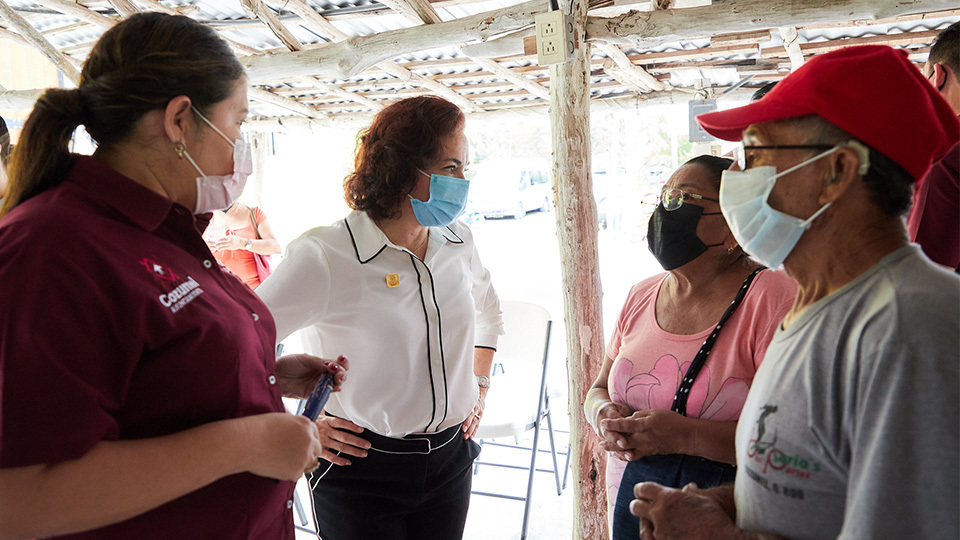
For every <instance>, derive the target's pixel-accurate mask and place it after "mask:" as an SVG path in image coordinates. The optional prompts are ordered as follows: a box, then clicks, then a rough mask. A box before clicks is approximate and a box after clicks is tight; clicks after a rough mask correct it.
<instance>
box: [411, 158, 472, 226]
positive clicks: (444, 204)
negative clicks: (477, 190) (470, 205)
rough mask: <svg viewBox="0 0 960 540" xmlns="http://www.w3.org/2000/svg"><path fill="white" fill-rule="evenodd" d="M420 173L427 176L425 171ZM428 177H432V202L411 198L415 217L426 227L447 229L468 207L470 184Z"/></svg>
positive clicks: (436, 175)
mask: <svg viewBox="0 0 960 540" xmlns="http://www.w3.org/2000/svg"><path fill="white" fill-rule="evenodd" d="M417 170H418V171H420V169H417ZM420 173H421V174H424V175H427V173H425V172H423V171H420ZM427 176H429V177H430V200H428V201H427V202H423V201H421V200H419V199H414V198H413V197H410V204H411V205H412V206H413V215H414V216H416V218H417V221H418V222H420V224H421V225H423V226H424V227H445V226H447V225H449V224H451V223H453V222H454V221H456V219H457V218H458V217H460V214H462V213H463V210H464V208H466V207H467V194H468V193H469V191H470V182H468V181H466V180H464V179H463V178H456V177H453V176H444V175H442V174H430V175H427Z"/></svg>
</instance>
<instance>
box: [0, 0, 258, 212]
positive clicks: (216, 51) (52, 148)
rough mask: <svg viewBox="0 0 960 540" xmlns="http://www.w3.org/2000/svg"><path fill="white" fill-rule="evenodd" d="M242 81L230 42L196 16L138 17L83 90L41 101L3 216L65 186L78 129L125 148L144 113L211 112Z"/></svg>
mask: <svg viewBox="0 0 960 540" xmlns="http://www.w3.org/2000/svg"><path fill="white" fill-rule="evenodd" d="M242 76H243V66H241V65H240V62H239V60H237V57H236V56H234V54H233V52H232V51H231V50H230V47H228V46H227V43H226V42H225V41H223V40H222V39H220V36H218V35H217V33H216V32H215V31H214V30H213V29H211V28H209V27H207V26H204V25H202V24H201V23H199V22H197V21H195V20H193V19H191V18H189V17H183V16H173V15H166V14H163V13H139V14H137V15H134V16H132V17H130V18H129V19H126V20H124V21H122V22H120V23H118V24H116V25H115V26H113V27H112V28H110V29H109V30H107V32H106V33H104V34H103V36H101V37H100V39H99V40H98V41H97V44H96V45H95V46H94V47H93V50H92V51H90V55H89V56H88V57H87V60H86V62H84V64H83V71H82V73H81V74H80V84H79V85H78V86H77V89H75V90H59V89H51V90H47V91H46V92H44V94H43V95H42V96H41V97H40V99H39V100H37V103H36V104H35V105H34V107H33V111H32V112H31V113H30V116H29V118H27V121H26V122H25V123H24V126H23V131H22V132H21V134H20V138H19V140H18V141H17V145H16V147H15V148H14V151H13V155H12V156H11V161H10V169H9V175H8V176H9V182H8V185H7V195H6V197H5V198H4V200H3V207H2V208H0V217H2V216H4V215H6V214H7V212H9V211H10V210H12V209H13V208H14V207H16V206H17V205H18V204H20V203H22V202H24V201H26V200H28V199H29V198H31V197H33V196H35V195H38V194H40V193H42V192H44V191H45V190H47V189H50V188H52V187H54V186H56V185H58V184H59V183H60V182H62V181H63V178H64V176H65V175H66V174H67V172H68V171H69V170H70V167H71V165H72V162H73V159H72V156H71V155H70V153H69V149H68V144H69V143H70V139H71V137H72V136H73V132H74V131H75V130H76V128H77V126H79V125H83V126H84V127H85V128H86V130H87V132H88V133H89V134H90V136H91V137H92V138H93V139H94V140H95V141H96V142H97V144H98V145H99V146H100V147H101V148H109V147H110V146H111V145H114V144H118V143H120V142H123V141H124V140H125V139H126V138H127V136H129V134H130V133H131V131H132V130H133V128H134V126H136V124H137V122H139V121H140V119H141V118H142V117H143V115H144V114H146V113H148V112H150V111H152V110H155V109H162V108H164V107H166V106H167V104H168V103H169V102H170V100H171V99H173V98H175V97H177V96H187V97H189V98H190V101H191V102H192V104H193V106H195V107H196V108H197V109H199V110H200V111H201V112H207V111H208V110H209V108H210V107H212V106H213V105H216V104H217V103H220V102H221V101H223V100H224V99H226V98H227V97H229V96H230V93H231V92H232V90H233V88H234V85H235V84H236V82H237V80H239V79H240V77H242ZM171 152H172V150H171Z"/></svg>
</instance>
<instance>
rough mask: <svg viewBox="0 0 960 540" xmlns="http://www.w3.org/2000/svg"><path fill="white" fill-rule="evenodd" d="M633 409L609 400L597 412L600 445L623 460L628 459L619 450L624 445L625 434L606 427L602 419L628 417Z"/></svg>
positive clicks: (625, 440)
mask: <svg viewBox="0 0 960 540" xmlns="http://www.w3.org/2000/svg"><path fill="white" fill-rule="evenodd" d="M631 414H633V411H632V410H631V409H630V407H628V406H627V405H626V404H624V403H616V402H613V401H611V402H609V403H607V404H606V405H604V406H603V408H602V409H600V412H599V413H597V431H599V434H600V446H601V448H603V449H604V450H606V451H608V452H611V453H612V454H614V455H616V456H617V457H618V458H620V459H621V460H623V461H630V459H629V458H628V457H627V456H626V454H625V453H624V452H622V451H621V450H622V449H623V447H624V446H625V445H626V442H627V436H626V434H624V433H622V432H619V431H614V430H610V429H606V428H605V427H604V426H605V422H603V420H607V419H611V420H616V419H620V418H629V417H630V415H631Z"/></svg>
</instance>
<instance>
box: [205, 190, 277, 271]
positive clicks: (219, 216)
mask: <svg viewBox="0 0 960 540" xmlns="http://www.w3.org/2000/svg"><path fill="white" fill-rule="evenodd" d="M204 238H205V239H206V240H207V245H208V246H209V247H210V249H211V251H213V256H214V257H216V258H217V260H218V261H220V262H221V263H223V265H224V266H226V267H227V268H229V269H230V271H231V272H233V273H234V275H236V276H237V277H238V278H240V279H241V280H243V282H244V283H246V284H247V286H248V287H250V288H251V289H256V288H257V287H259V286H260V282H262V281H263V280H264V279H266V278H267V276H269V275H270V267H269V262H268V261H267V257H266V256H267V255H275V254H277V253H280V251H281V250H280V242H278V241H277V238H276V237H275V236H274V235H273V228H272V227H271V226H270V222H269V221H267V214H266V213H264V211H263V210H261V209H260V207H258V206H254V207H252V208H251V207H249V206H247V205H245V204H243V203H241V202H240V201H237V202H235V203H233V204H231V205H230V207H229V208H227V209H226V210H223V211H220V210H218V211H216V212H214V213H213V222H212V224H211V225H210V226H209V227H207V230H206V232H205V233H204ZM258 257H259V258H260V260H261V261H263V263H262V264H258V262H257V258H258Z"/></svg>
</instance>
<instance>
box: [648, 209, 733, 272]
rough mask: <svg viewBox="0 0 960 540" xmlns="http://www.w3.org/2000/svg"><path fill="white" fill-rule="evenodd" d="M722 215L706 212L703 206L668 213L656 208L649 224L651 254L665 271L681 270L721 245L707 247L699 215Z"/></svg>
mask: <svg viewBox="0 0 960 540" xmlns="http://www.w3.org/2000/svg"><path fill="white" fill-rule="evenodd" d="M719 213H720V212H708V213H706V214H704V213H703V207H702V206H697V205H695V204H690V203H687V204H684V205H682V206H681V207H680V208H677V209H676V210H670V211H667V210H666V209H664V207H663V205H662V204H661V205H659V206H657V209H656V210H654V211H653V215H652V216H650V223H649V224H648V225H647V245H648V246H649V247H650V253H653V256H654V257H656V258H657V262H659V263H660V266H662V267H663V269H664V270H673V269H674V268H680V267H681V266H683V265H685V264H687V263H688V262H690V261H692V260H694V259H696V258H697V257H699V256H700V255H702V254H703V252H705V251H707V248H711V247H716V246H721V245H723V243H720V244H710V245H709V246H708V245H706V244H704V243H703V242H702V241H701V240H700V237H699V236H697V224H698V223H700V216H713V215H717V214H719Z"/></svg>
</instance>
